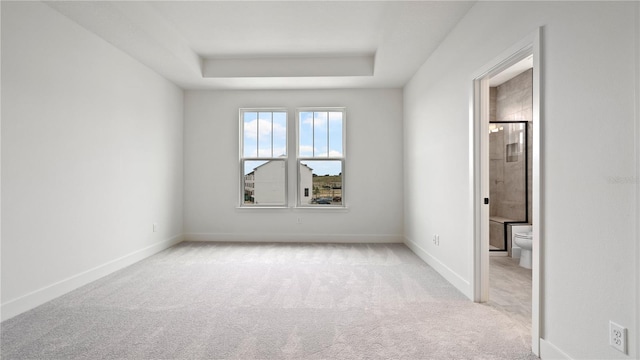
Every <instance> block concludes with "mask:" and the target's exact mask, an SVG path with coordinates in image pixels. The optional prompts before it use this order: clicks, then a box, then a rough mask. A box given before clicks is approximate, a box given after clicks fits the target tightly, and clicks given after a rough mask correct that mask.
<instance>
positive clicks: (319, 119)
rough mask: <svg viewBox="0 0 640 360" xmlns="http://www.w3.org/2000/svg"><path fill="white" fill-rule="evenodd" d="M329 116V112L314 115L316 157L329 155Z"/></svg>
mask: <svg viewBox="0 0 640 360" xmlns="http://www.w3.org/2000/svg"><path fill="white" fill-rule="evenodd" d="M327 115H328V113H327V112H315V113H313V139H314V148H315V154H314V157H327V156H328V155H329V147H328V140H329V137H328V133H327V125H328V123H327Z"/></svg>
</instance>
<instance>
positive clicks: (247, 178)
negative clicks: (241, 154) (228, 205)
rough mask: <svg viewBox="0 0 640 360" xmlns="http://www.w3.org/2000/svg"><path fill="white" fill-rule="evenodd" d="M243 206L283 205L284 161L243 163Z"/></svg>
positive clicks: (284, 192) (284, 191)
mask: <svg viewBox="0 0 640 360" xmlns="http://www.w3.org/2000/svg"><path fill="white" fill-rule="evenodd" d="M243 175H244V204H254V205H283V204H285V199H286V197H285V194H286V188H285V177H286V171H285V161H283V160H272V161H245V162H244V171H243Z"/></svg>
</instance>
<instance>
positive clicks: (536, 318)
mask: <svg viewBox="0 0 640 360" xmlns="http://www.w3.org/2000/svg"><path fill="white" fill-rule="evenodd" d="M541 33H542V28H537V29H536V30H535V31H534V32H533V33H532V34H530V35H529V36H527V37H526V38H524V39H522V40H521V41H519V42H518V43H516V44H515V45H513V46H511V47H510V48H509V49H507V50H506V51H504V52H502V53H501V54H500V55H498V56H497V57H496V58H495V59H494V60H492V61H491V62H489V63H487V64H486V65H485V66H483V67H482V68H480V69H479V70H478V71H477V72H475V73H474V75H473V77H472V80H471V83H472V91H471V99H470V106H469V109H470V123H469V137H470V139H469V140H470V144H471V146H470V152H471V153H470V154H469V155H470V156H469V159H470V170H471V171H470V173H471V177H470V182H469V183H470V187H471V189H470V190H471V191H470V194H471V196H472V201H471V204H472V206H473V209H472V216H473V246H472V247H471V248H472V249H473V250H472V254H471V263H472V264H473V284H472V289H473V300H474V301H475V302H486V301H487V300H488V299H489V206H488V205H485V204H484V199H485V198H489V79H490V78H491V77H492V76H495V75H496V74H498V73H500V72H502V71H503V70H505V69H507V68H508V67H510V66H511V65H513V64H515V63H517V62H518V61H520V60H523V59H525V58H526V57H528V56H530V55H533V119H532V120H533V154H532V155H533V156H532V157H533V176H532V177H533V188H532V191H533V203H532V212H533V213H532V222H533V224H532V225H533V251H532V268H533V270H532V294H531V295H532V299H531V303H532V304H531V305H532V309H531V350H532V352H533V353H534V354H536V355H537V356H539V355H540V338H541V331H540V330H541V321H540V320H541V312H540V289H541V276H540V275H541V274H542V273H543V269H542V266H543V264H542V263H541V261H540V258H541V256H540V255H541V253H542V252H543V249H542V248H541V241H540V239H541V234H542V229H543V224H542V217H541V211H542V205H543V204H542V201H541V199H543V197H542V186H541V179H542V176H541V168H542V166H541V164H542V160H543V158H542V146H541V145H542V144H541V139H542V136H541V134H542V129H543V126H542V125H543V124H542V116H541V96H540V95H541V87H540V85H541V84H540V77H541V76H540V74H541V70H542V69H541Z"/></svg>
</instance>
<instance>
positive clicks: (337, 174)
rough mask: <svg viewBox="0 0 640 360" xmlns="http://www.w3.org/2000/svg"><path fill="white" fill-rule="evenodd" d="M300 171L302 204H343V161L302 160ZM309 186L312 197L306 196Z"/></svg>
mask: <svg viewBox="0 0 640 360" xmlns="http://www.w3.org/2000/svg"><path fill="white" fill-rule="evenodd" d="M299 172H300V175H299V181H300V184H299V188H300V193H301V194H300V197H299V198H300V204H301V205H308V204H317V205H342V161H340V160H307V161H301V162H300V166H299ZM308 188H311V189H312V190H311V197H305V196H304V195H305V192H304V189H308Z"/></svg>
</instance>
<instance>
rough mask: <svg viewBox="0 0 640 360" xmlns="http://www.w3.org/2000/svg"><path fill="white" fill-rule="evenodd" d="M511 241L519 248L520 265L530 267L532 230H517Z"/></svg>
mask: <svg viewBox="0 0 640 360" xmlns="http://www.w3.org/2000/svg"><path fill="white" fill-rule="evenodd" d="M513 241H514V242H515V244H516V246H518V247H519V248H520V266H522V267H523V268H527V269H531V249H532V248H533V232H531V231H528V232H518V233H515V234H514V235H513Z"/></svg>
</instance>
